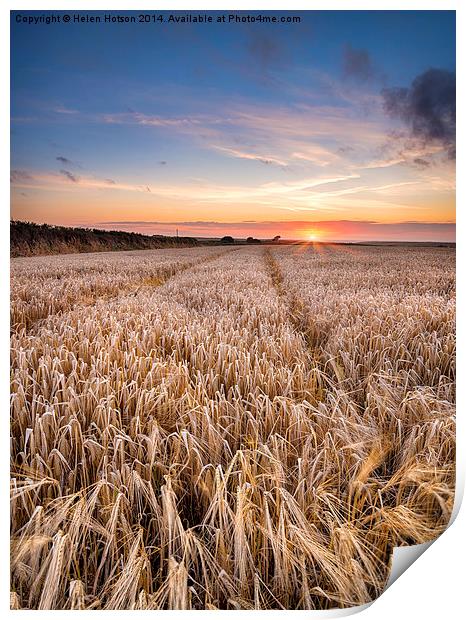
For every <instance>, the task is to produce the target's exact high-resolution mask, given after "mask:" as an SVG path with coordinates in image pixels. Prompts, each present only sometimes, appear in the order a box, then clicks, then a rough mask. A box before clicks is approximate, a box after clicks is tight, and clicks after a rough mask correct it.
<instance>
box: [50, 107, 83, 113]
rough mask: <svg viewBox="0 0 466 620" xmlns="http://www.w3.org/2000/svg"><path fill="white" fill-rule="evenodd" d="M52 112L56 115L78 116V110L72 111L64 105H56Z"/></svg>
mask: <svg viewBox="0 0 466 620" xmlns="http://www.w3.org/2000/svg"><path fill="white" fill-rule="evenodd" d="M53 111H54V112H56V113H57V114H79V110H74V109H73V108H67V107H66V106H64V105H58V106H55V107H54V108H53Z"/></svg>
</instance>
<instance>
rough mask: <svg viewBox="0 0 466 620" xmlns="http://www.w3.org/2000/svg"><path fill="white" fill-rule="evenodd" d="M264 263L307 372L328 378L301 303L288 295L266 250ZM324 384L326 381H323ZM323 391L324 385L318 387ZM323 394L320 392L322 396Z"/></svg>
mask: <svg viewBox="0 0 466 620" xmlns="http://www.w3.org/2000/svg"><path fill="white" fill-rule="evenodd" d="M263 257H264V262H265V264H266V268H267V271H268V274H269V277H270V279H271V281H272V285H273V287H274V288H275V290H276V291H277V295H278V297H279V299H280V301H281V303H282V304H283V305H284V307H285V308H286V314H287V318H288V322H289V324H290V325H291V327H292V328H293V329H294V331H295V332H296V333H297V334H298V335H299V336H300V337H301V339H302V341H303V345H304V349H305V351H306V354H307V363H308V371H309V372H315V371H316V370H317V371H318V372H317V376H321V377H325V378H326V379H327V378H328V376H327V373H326V370H325V367H326V364H325V361H324V360H323V358H322V348H321V346H320V344H319V343H317V342H316V340H315V336H314V334H313V333H312V332H311V330H309V329H308V328H307V327H306V314H305V306H304V303H303V301H302V300H301V299H300V298H299V297H298V296H296V295H295V294H290V292H289V291H288V290H287V288H286V286H285V283H284V277H283V273H282V270H281V268H280V265H279V263H278V261H277V260H276V258H275V257H274V255H273V252H271V251H270V249H268V248H266V249H265V250H264V255H263ZM325 383H326V381H325ZM320 388H321V389H323V390H324V391H325V389H324V385H323V384H322V385H321V386H320ZM323 393H324V392H322V394H323Z"/></svg>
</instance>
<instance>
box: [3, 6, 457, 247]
mask: <svg viewBox="0 0 466 620" xmlns="http://www.w3.org/2000/svg"><path fill="white" fill-rule="evenodd" d="M21 14H22V13H19V12H16V13H13V14H12V18H11V19H12V108H11V110H12V151H11V169H12V170H11V183H12V185H11V216H12V218H14V219H21V220H30V221H35V222H47V223H51V224H62V225H67V226H86V227H87V226H91V227H99V228H108V229H119V230H131V231H138V232H144V233H148V234H154V233H162V234H164V233H166V234H174V232H175V230H176V229H177V228H178V229H179V234H180V235H195V236H204V237H207V236H213V237H218V236H222V235H225V234H230V235H233V236H238V237H245V236H248V235H253V236H256V237H260V238H267V237H271V236H274V235H281V236H282V237H284V238H293V239H318V240H320V239H321V240H324V241H325V240H351V241H361V240H369V239H371V240H441V241H453V240H454V235H455V227H454V221H455V16H454V13H453V12H438V11H437V12H428V11H424V12H408V11H403V12H378V11H375V12H301V13H284V12H280V13H265V14H266V15H277V16H279V17H281V16H291V15H299V16H300V17H301V23H300V24H293V23H276V24H258V23H255V24H228V23H215V20H216V18H217V15H222V14H223V12H218V13H214V12H211V13H209V14H210V15H212V16H213V17H214V23H212V24H173V23H171V24H169V23H167V22H165V23H163V24H161V23H159V22H156V23H151V24H140V23H136V24H131V23H130V24H105V23H100V24H92V23H87V24H83V23H81V24H75V23H68V24H64V23H59V24H49V25H47V24H38V25H29V24H23V23H16V17H17V15H21ZM27 14H28V15H46V14H52V13H44V12H32V13H31V12H28V13H27ZM54 14H55V15H56V14H58V13H54ZM73 14H74V13H72V15H73ZM194 14H196V15H197V13H194ZM225 14H227V15H228V11H226V12H225ZM249 14H250V15H252V14H253V13H249ZM62 15H63V13H62ZM92 15H100V16H103V15H104V12H100V13H99V12H94V13H92ZM126 15H135V16H137V13H133V14H131V13H126ZM168 15H169V13H167V12H165V13H164V16H165V18H166V19H167V18H168ZM178 15H185V13H178Z"/></svg>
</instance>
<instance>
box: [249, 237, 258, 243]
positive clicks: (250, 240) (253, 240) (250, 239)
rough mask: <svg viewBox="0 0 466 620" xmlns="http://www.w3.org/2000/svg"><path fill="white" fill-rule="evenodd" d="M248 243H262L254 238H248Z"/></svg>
mask: <svg viewBox="0 0 466 620" xmlns="http://www.w3.org/2000/svg"><path fill="white" fill-rule="evenodd" d="M246 243H260V240H259V239H254V237H248V238H247V239H246Z"/></svg>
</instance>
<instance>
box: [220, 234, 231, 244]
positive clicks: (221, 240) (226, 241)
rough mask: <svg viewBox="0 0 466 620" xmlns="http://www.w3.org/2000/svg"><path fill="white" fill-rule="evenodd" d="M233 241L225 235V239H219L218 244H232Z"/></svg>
mask: <svg viewBox="0 0 466 620" xmlns="http://www.w3.org/2000/svg"><path fill="white" fill-rule="evenodd" d="M234 242H235V240H234V239H233V237H230V235H226V236H225V237H222V238H221V239H220V243H234Z"/></svg>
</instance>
